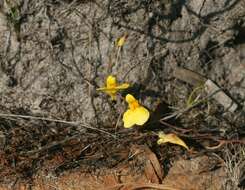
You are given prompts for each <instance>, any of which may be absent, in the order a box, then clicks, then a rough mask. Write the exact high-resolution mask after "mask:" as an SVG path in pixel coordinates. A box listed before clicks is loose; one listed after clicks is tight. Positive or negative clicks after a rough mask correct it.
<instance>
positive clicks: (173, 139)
mask: <svg viewBox="0 0 245 190" xmlns="http://www.w3.org/2000/svg"><path fill="white" fill-rule="evenodd" d="M158 137H159V139H158V141H157V144H159V145H160V144H164V143H172V144H177V145H180V146H183V147H184V148H186V149H187V150H189V148H188V146H187V145H186V144H185V142H184V141H183V140H181V139H180V138H179V137H178V136H177V135H175V134H172V133H170V134H164V133H159V134H158Z"/></svg>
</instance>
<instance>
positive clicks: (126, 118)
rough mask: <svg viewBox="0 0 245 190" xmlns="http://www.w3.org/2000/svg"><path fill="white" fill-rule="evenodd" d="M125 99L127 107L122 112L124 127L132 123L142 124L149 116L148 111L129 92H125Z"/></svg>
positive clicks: (128, 126) (130, 125)
mask: <svg viewBox="0 0 245 190" xmlns="http://www.w3.org/2000/svg"><path fill="white" fill-rule="evenodd" d="M126 101H127V103H128V106H129V109H128V110H127V111H126V112H125V113H124V114H123V122H124V127H125V128H130V127H132V126H133V125H135V124H136V125H144V123H145V122H147V120H148V119H149V117H150V113H149V111H148V110H147V109H146V108H144V107H143V106H141V105H140V104H139V102H138V100H136V99H135V98H134V97H133V96H132V95H131V94H127V96H126Z"/></svg>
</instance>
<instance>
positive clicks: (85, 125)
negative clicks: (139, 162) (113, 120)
mask: <svg viewBox="0 0 245 190" xmlns="http://www.w3.org/2000/svg"><path fill="white" fill-rule="evenodd" d="M0 117H5V118H8V117H12V118H23V119H34V120H42V121H50V122H55V123H63V124H68V125H73V126H82V127H84V128H87V129H91V130H95V131H99V132H101V133H104V134H107V135H109V136H112V137H113V138H116V137H115V135H113V134H111V133H109V132H107V131H104V130H102V129H97V128H94V127H92V126H89V125H88V124H86V123H81V122H79V121H77V122H76V121H65V120H58V119H52V118H45V117H36V116H29V115H16V114H5V113H0Z"/></svg>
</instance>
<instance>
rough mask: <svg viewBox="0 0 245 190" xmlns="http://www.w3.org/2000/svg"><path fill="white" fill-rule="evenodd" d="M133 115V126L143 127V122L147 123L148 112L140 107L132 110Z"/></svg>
mask: <svg viewBox="0 0 245 190" xmlns="http://www.w3.org/2000/svg"><path fill="white" fill-rule="evenodd" d="M133 115H134V117H135V124H137V125H144V124H145V122H147V120H148V119H149V117H150V113H149V111H148V110H147V109H145V108H144V107H142V106H140V107H138V108H136V109H135V110H134V114H133Z"/></svg>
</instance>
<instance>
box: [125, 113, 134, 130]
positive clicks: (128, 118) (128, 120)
mask: <svg viewBox="0 0 245 190" xmlns="http://www.w3.org/2000/svg"><path fill="white" fill-rule="evenodd" d="M123 123H124V127H125V128H130V127H133V126H134V125H135V120H134V113H133V111H132V110H127V111H126V112H125V113H124V114H123Z"/></svg>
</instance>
